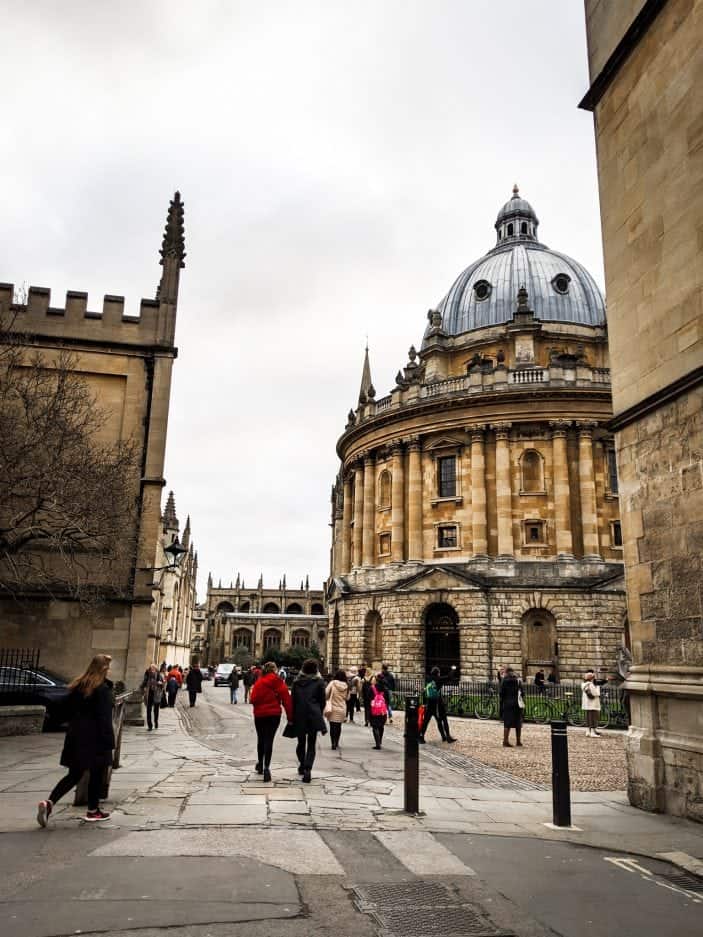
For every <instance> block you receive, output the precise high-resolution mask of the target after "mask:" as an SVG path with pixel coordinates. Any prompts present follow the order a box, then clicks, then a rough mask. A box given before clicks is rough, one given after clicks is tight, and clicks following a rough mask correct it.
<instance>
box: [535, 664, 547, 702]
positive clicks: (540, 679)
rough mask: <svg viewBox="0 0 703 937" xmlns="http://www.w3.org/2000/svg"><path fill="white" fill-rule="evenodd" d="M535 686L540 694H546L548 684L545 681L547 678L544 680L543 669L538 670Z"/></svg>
mask: <svg viewBox="0 0 703 937" xmlns="http://www.w3.org/2000/svg"><path fill="white" fill-rule="evenodd" d="M535 686H536V687H537V692H538V693H539V695H540V696H544V694H545V692H546V689H547V684H546V683H545V680H544V671H543V670H538V671H537V673H536V674H535Z"/></svg>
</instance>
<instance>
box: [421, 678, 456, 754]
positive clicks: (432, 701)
mask: <svg viewBox="0 0 703 937" xmlns="http://www.w3.org/2000/svg"><path fill="white" fill-rule="evenodd" d="M441 699H442V693H441V690H440V673H439V667H433V668H432V670H431V671H430V679H429V681H428V683H427V684H426V686H425V716H424V719H423V720H422V726H421V727H420V734H419V736H418V741H419V742H420V743H421V744H423V745H424V743H425V732H427V729H428V727H429V724H430V722H431V720H432V717H433V716H434V718H435V721H436V723H437V728H438V729H439V734H440V736H441V737H442V741H443V742H446V741H447V733H448V731H449V726H448V725H447V729H446V730H445V722H446V716H445V718H444V719H442V715H441V712H440V702H441ZM452 741H454V740H453V739H452Z"/></svg>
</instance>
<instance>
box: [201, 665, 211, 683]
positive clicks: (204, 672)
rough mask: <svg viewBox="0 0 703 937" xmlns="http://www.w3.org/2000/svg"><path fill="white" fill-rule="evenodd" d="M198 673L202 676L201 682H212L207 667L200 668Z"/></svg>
mask: <svg viewBox="0 0 703 937" xmlns="http://www.w3.org/2000/svg"><path fill="white" fill-rule="evenodd" d="M199 670H200V673H201V674H202V675H203V680H212V674H211V673H210V670H209V669H208V668H207V667H200V668H199Z"/></svg>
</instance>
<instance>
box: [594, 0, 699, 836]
mask: <svg viewBox="0 0 703 937" xmlns="http://www.w3.org/2000/svg"><path fill="white" fill-rule="evenodd" d="M586 24H587V33H588V52H589V67H590V80H591V87H590V89H589V91H588V93H587V95H586V97H585V98H584V100H583V101H582V102H581V104H582V106H583V107H585V108H588V109H590V110H592V111H593V114H594V123H595V132H596V145H597V152H598V178H599V186H600V197H601V221H602V228H603V246H604V253H605V273H606V295H607V297H608V321H609V329H610V335H609V340H610V348H611V354H612V356H613V361H617V362H618V366H617V369H615V370H614V375H613V407H614V411H615V417H614V419H613V420H612V421H611V423H610V426H611V427H612V429H613V430H614V431H615V441H616V448H617V460H618V471H619V474H620V484H621V489H620V498H621V507H622V535H623V546H624V560H625V572H626V582H627V601H628V608H629V616H630V628H631V635H632V656H633V666H632V670H631V675H630V679H629V681H628V686H629V689H630V693H631V710H632V726H631V728H630V730H629V733H628V738H627V757H628V768H629V796H630V800H631V802H632V803H633V804H636V805H638V806H641V807H644V808H646V809H650V810H662V811H666V812H669V813H673V814H677V815H681V816H688V817H691V818H693V819H698V820H703V719H702V717H701V713H703V559H702V556H703V303H702V297H703V228H702V227H701V219H702V218H703V2H701V0H668V2H666V0H658V2H652V0H621V2H619V3H607V2H604V0H587V2H586Z"/></svg>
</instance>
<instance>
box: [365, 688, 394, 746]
mask: <svg viewBox="0 0 703 937" xmlns="http://www.w3.org/2000/svg"><path fill="white" fill-rule="evenodd" d="M368 687H369V689H368V694H367V695H368V706H369V721H370V723H371V731H372V732H373V741H374V746H373V747H374V748H377V749H379V748H380V747H381V745H382V744H383V730H384V729H385V727H386V722H387V720H388V710H389V708H390V705H391V695H390V693H389V692H388V687H387V686H386V681H385V680H384V679H383V676H382V675H381V674H380V673H379V674H377V675H376V676H373V677H371V680H370V681H369V684H368Z"/></svg>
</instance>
